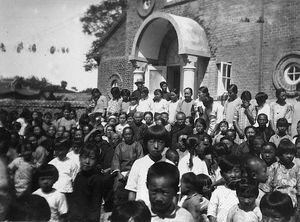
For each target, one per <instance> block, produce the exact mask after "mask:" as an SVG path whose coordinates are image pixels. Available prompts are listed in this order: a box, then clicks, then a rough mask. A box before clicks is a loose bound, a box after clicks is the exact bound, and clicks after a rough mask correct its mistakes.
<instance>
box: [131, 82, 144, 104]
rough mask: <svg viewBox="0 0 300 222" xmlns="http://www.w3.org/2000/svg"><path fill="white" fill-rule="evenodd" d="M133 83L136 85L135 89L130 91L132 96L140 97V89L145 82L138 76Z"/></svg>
mask: <svg viewBox="0 0 300 222" xmlns="http://www.w3.org/2000/svg"><path fill="white" fill-rule="evenodd" d="M134 84H135V85H136V87H137V89H136V90H134V91H133V92H132V96H135V97H138V98H139V99H140V98H141V90H142V88H143V87H144V84H145V82H144V80H143V78H138V79H137V80H136V82H135V83H134Z"/></svg>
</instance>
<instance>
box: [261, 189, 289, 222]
mask: <svg viewBox="0 0 300 222" xmlns="http://www.w3.org/2000/svg"><path fill="white" fill-rule="evenodd" d="M259 208H260V210H261V212H262V215H264V216H272V215H270V214H272V212H276V213H277V214H279V215H280V216H282V217H284V218H286V219H287V221H288V220H289V219H290V217H291V216H293V214H294V208H293V202H292V199H291V197H290V196H289V195H288V194H285V193H281V192H279V191H273V192H270V193H267V194H265V195H264V196H263V197H262V199H261V201H260V204H259Z"/></svg>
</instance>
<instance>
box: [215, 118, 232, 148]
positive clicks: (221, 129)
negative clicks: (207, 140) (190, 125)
mask: <svg viewBox="0 0 300 222" xmlns="http://www.w3.org/2000/svg"><path fill="white" fill-rule="evenodd" d="M218 128H219V133H218V134H217V135H216V136H215V137H214V139H213V145H214V144H216V143H219V142H220V140H221V138H222V137H224V136H225V134H226V131H227V130H228V128H229V125H228V122H227V121H226V120H223V121H221V122H220V123H219V126H218Z"/></svg>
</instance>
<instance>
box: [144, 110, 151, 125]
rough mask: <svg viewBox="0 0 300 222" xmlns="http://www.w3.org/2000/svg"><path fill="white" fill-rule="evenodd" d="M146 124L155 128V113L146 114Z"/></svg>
mask: <svg viewBox="0 0 300 222" xmlns="http://www.w3.org/2000/svg"><path fill="white" fill-rule="evenodd" d="M144 122H145V124H146V125H147V126H148V127H150V126H153V113H152V112H145V113H144Z"/></svg>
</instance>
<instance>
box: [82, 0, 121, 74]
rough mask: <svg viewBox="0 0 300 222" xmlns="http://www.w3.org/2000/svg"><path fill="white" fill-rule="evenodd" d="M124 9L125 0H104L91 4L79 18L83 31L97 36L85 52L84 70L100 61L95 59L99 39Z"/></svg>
mask: <svg viewBox="0 0 300 222" xmlns="http://www.w3.org/2000/svg"><path fill="white" fill-rule="evenodd" d="M125 10H126V0H104V1H102V2H101V3H99V4H97V5H91V6H90V7H89V9H88V10H87V11H86V12H85V14H84V16H83V17H81V18H80V21H81V22H82V28H83V33H85V34H88V35H93V36H95V37H96V38H97V39H96V40H95V41H93V43H92V45H91V48H90V50H89V51H88V52H87V54H86V60H85V64H84V68H85V70H86V71H91V70H93V69H95V68H97V67H98V65H99V62H100V61H99V59H97V55H98V53H99V50H100V46H101V39H102V38H103V37H104V36H105V34H106V33H107V32H108V31H109V29H110V28H111V25H112V24H113V23H114V22H115V21H117V20H118V19H119V18H120V16H121V15H122V14H123V13H125ZM95 60H96V61H95Z"/></svg>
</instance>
